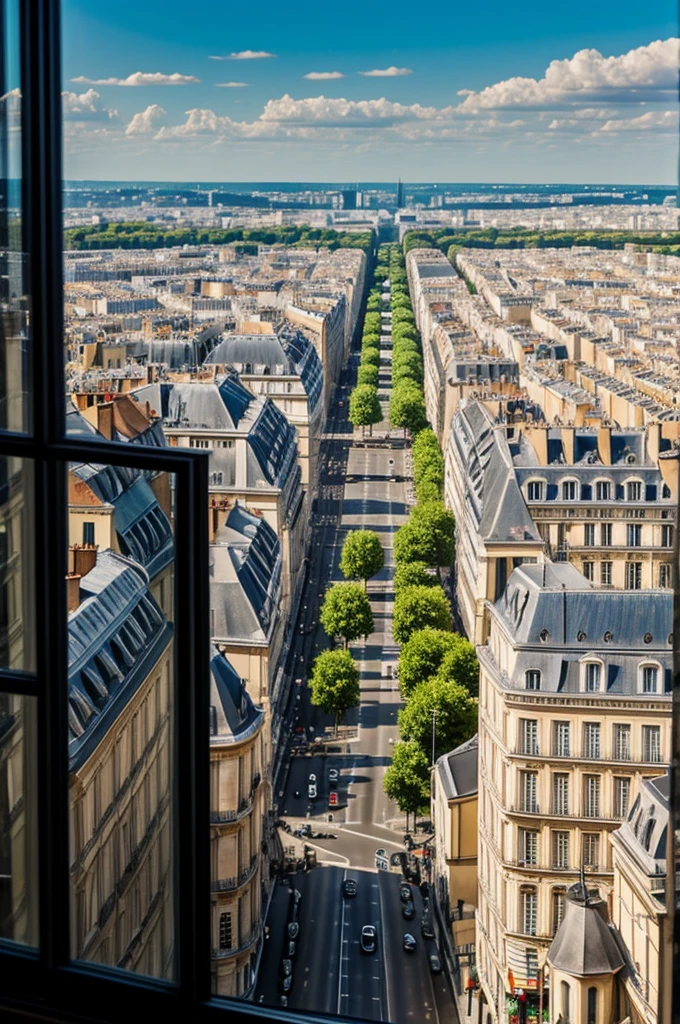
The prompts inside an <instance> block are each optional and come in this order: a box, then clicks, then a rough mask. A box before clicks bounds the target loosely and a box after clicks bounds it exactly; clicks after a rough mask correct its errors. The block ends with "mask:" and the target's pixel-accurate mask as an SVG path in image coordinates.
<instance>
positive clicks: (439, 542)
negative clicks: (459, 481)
mask: <svg viewBox="0 0 680 1024" xmlns="http://www.w3.org/2000/svg"><path fill="white" fill-rule="evenodd" d="M409 522H411V523H413V524H414V525H415V526H418V527H420V528H421V529H422V530H423V531H425V533H426V534H427V535H428V536H430V537H431V538H432V542H433V544H434V547H435V551H436V564H437V565H442V566H444V565H452V564H453V559H454V555H455V531H456V520H455V517H454V514H453V512H452V511H451V510H450V509H448V508H445V507H444V504H443V502H441V501H427V502H425V503H424V504H422V505H421V504H418V505H415V506H414V507H413V508H412V509H411V515H410V516H409Z"/></svg>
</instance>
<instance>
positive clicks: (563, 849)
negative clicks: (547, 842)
mask: <svg viewBox="0 0 680 1024" xmlns="http://www.w3.org/2000/svg"><path fill="white" fill-rule="evenodd" d="M552 866H553V867H554V868H568V867H569V833H568V832H553V834H552Z"/></svg>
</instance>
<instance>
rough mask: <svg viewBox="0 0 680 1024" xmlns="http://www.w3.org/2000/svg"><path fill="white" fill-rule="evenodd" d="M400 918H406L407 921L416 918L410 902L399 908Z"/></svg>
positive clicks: (414, 909)
mask: <svg viewBox="0 0 680 1024" xmlns="http://www.w3.org/2000/svg"><path fill="white" fill-rule="evenodd" d="M401 916H402V917H404V918H406V920H407V921H411V920H412V919H413V918H414V917H415V916H416V908H415V907H414V906H413V904H412V903H411V901H410V900H409V901H408V903H405V904H404V906H403V907H402V908H401Z"/></svg>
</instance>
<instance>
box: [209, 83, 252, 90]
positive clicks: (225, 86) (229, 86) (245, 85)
mask: <svg viewBox="0 0 680 1024" xmlns="http://www.w3.org/2000/svg"><path fill="white" fill-rule="evenodd" d="M215 85H216V86H217V88H218V89H247V88H248V82H215Z"/></svg>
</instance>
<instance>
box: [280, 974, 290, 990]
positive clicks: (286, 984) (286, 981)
mask: <svg viewBox="0 0 680 1024" xmlns="http://www.w3.org/2000/svg"><path fill="white" fill-rule="evenodd" d="M292 987H293V975H292V974H286V975H285V976H284V977H283V978H281V991H282V992H283V993H285V994H286V995H288V993H289V992H290V990H291V989H292Z"/></svg>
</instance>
